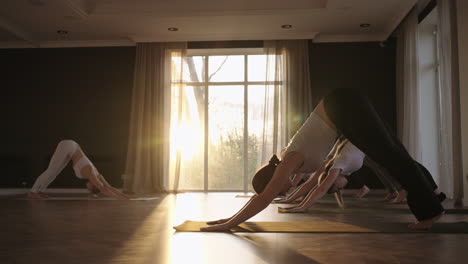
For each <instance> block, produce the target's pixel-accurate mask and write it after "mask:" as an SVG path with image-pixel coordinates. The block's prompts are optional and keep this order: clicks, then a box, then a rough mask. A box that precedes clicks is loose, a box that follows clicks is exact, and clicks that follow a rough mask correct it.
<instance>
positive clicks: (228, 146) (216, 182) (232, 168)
mask: <svg viewBox="0 0 468 264" xmlns="http://www.w3.org/2000/svg"><path fill="white" fill-rule="evenodd" d="M208 111H209V112H208V115H209V117H208V118H209V123H208V124H209V132H208V133H209V150H208V175H209V176H208V178H209V180H208V188H209V189H210V190H242V188H243V178H244V169H243V168H244V165H243V164H244V157H243V151H244V86H241V85H239V86H210V87H209V110H208Z"/></svg>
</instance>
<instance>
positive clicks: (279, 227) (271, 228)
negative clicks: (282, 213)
mask: <svg viewBox="0 0 468 264" xmlns="http://www.w3.org/2000/svg"><path fill="white" fill-rule="evenodd" d="M203 226H207V224H206V222H201V221H190V220H187V221H185V222H184V223H183V224H181V225H178V226H175V227H174V229H175V230H177V231H180V232H200V227H203ZM231 231H232V232H275V233H281V232H284V233H309V232H311V233H315V232H317V233H330V232H339V233H348V232H357V233H373V232H379V231H376V230H373V229H369V228H364V227H360V226H355V225H350V224H345V223H340V222H245V223H242V224H240V225H239V226H236V227H234V228H232V229H231Z"/></svg>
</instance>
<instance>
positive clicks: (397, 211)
mask: <svg viewBox="0 0 468 264" xmlns="http://www.w3.org/2000/svg"><path fill="white" fill-rule="evenodd" d="M284 207H286V206H284ZM278 212H279V208H278ZM279 213H281V212H279ZM304 213H306V214H346V215H352V214H356V215H375V214H411V211H410V210H409V209H408V208H352V207H345V208H344V209H340V208H310V209H308V210H307V211H305V212H297V213H285V214H304ZM445 213H446V214H468V208H451V209H445Z"/></svg>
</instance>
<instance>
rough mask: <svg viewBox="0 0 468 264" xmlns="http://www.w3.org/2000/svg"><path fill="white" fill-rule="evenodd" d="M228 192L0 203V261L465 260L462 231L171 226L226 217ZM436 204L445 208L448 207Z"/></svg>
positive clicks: (390, 218) (233, 201)
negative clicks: (186, 229) (189, 229)
mask: <svg viewBox="0 0 468 264" xmlns="http://www.w3.org/2000/svg"><path fill="white" fill-rule="evenodd" d="M68 195H69V196H76V195H77V194H68ZM235 195H236V194H234V193H210V194H203V193H187V194H178V195H166V196H160V199H157V200H150V201H115V200H76V201H73V200H47V201H30V200H20V199H14V198H15V197H16V198H18V197H19V198H21V197H20V196H8V197H5V196H3V197H2V198H0V209H1V212H2V217H1V218H0V228H1V229H0V263H2V264H3V263H4V264H10V263H60V264H72V263H80V264H92V263H100V264H107V263H115V264H119V263H132V264H139V263H204V264H210V263H216V264H219V263H236V264H238V263H242V264H249V263H281V264H282V263H294V264H300V263H468V234H434V233H424V234H415V233H393V234H386V233H377V234H373V233H372V234H371V233H363V234H357V233H235V234H228V233H176V232H175V231H174V230H173V229H172V227H173V226H174V225H178V224H179V223H182V222H183V221H185V220H187V219H190V220H211V219H219V218H225V217H228V216H231V215H232V214H233V213H235V212H236V211H237V210H238V209H239V208H240V207H242V205H243V204H244V203H245V202H246V201H247V200H248V198H236V197H235ZM382 196H383V194H382V193H380V194H374V195H371V198H368V199H369V200H371V202H373V203H371V202H370V203H369V204H368V205H363V204H360V206H368V207H369V208H371V207H372V206H374V207H375V206H376V205H377V206H382V207H389V208H390V207H395V206H394V205H386V204H384V203H382V204H380V203H377V204H376V203H375V201H376V200H378V199H381V197H382ZM346 200H347V201H348V202H352V198H347V199H346ZM444 205H445V206H446V207H450V201H446V202H445V203H444ZM317 206H318V207H324V208H325V207H336V205H335V204H333V203H323V204H318V205H317ZM348 206H349V207H352V206H353V204H352V203H349V204H348ZM405 206H406V205H397V207H405ZM251 220H253V221H323V220H332V221H342V222H353V221H354V222H356V221H357V222H363V223H365V222H373V221H384V222H407V223H410V222H412V221H413V220H414V218H413V216H412V215H411V214H378V213H376V214H364V215H359V214H319V215H314V214H311V213H305V214H279V213H278V212H277V205H270V206H269V207H268V208H267V209H266V210H264V211H263V212H262V213H260V214H259V215H257V216H255V217H254V218H252V219H251ZM441 221H444V222H458V221H468V214H447V215H445V216H444V217H443V218H442V220H441Z"/></svg>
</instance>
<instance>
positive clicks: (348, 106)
mask: <svg viewBox="0 0 468 264" xmlns="http://www.w3.org/2000/svg"><path fill="white" fill-rule="evenodd" d="M323 103H324V106H325V111H326V113H327V115H328V117H329V118H330V119H331V121H332V122H333V123H334V124H335V126H336V128H337V130H338V133H341V134H343V135H344V136H345V137H346V138H348V140H349V141H350V142H351V143H353V144H354V145H355V146H356V147H357V148H359V149H360V150H361V151H362V152H364V153H365V154H366V155H368V156H369V157H370V158H371V159H373V160H374V161H375V162H377V163H378V164H379V165H381V166H382V167H384V168H386V169H387V170H388V171H389V172H390V173H391V174H392V176H394V177H395V178H396V179H397V180H398V181H399V182H400V184H401V185H402V187H403V188H404V189H405V190H406V191H407V192H408V197H407V201H408V206H409V208H410V209H411V212H412V213H413V214H414V215H415V216H416V218H417V219H418V220H425V219H429V218H432V217H434V216H436V215H439V214H440V213H442V212H443V211H444V208H443V207H442V205H441V204H440V202H439V200H438V199H437V197H436V195H435V194H434V189H435V188H437V186H436V185H435V182H434V180H433V178H432V176H431V174H430V173H429V171H428V170H427V169H426V168H425V167H424V166H422V165H421V164H419V163H417V162H416V161H415V160H413V158H412V157H411V156H410V155H409V153H408V152H407V151H406V149H405V147H404V146H403V145H402V144H401V142H400V140H399V139H398V138H397V137H396V136H395V134H394V133H393V132H392V131H391V130H390V129H389V128H388V127H387V126H386V124H385V122H384V121H383V120H382V119H381V118H380V116H379V115H378V113H377V112H376V111H375V109H374V107H373V106H372V104H371V103H370V101H369V100H368V99H367V98H366V97H365V96H363V95H362V94H360V93H359V92H358V91H355V90H351V89H337V90H334V91H333V92H331V93H330V94H328V95H327V96H326V97H325V98H324V99H323Z"/></svg>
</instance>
